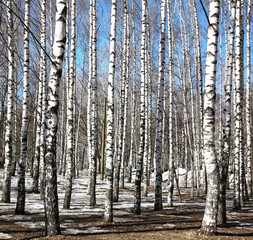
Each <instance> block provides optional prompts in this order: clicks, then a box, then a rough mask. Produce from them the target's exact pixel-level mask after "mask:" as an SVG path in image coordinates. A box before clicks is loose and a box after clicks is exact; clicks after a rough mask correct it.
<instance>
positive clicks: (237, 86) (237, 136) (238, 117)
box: [234, 0, 242, 210]
mask: <svg viewBox="0 0 253 240" xmlns="http://www.w3.org/2000/svg"><path fill="white" fill-rule="evenodd" d="M240 21H241V3H240V0H237V2H236V50H235V54H236V55H235V74H234V76H235V77H234V92H235V98H234V99H235V100H234V101H235V103H234V104H235V130H234V209H235V210H240V209H241V203H240V190H241V189H240V140H241V125H242V112H241V110H242V109H241V79H240V77H241V38H240V34H241V22H240Z"/></svg>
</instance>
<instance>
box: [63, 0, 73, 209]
mask: <svg viewBox="0 0 253 240" xmlns="http://www.w3.org/2000/svg"><path fill="white" fill-rule="evenodd" d="M67 37H68V36H67ZM75 39H76V1H75V0H72V2H71V43H70V45H71V48H70V52H71V56H70V77H69V78H68V79H67V83H68V84H67V85H68V87H67V133H66V134H67V149H66V150H67V159H66V164H67V169H66V170H67V171H66V174H67V176H66V182H65V198H64V203H63V208H66V209H69V208H70V200H71V194H72V178H73V170H74V169H73V168H74V149H73V146H74V109H73V108H74V99H73V98H74V96H73V92H74V91H75V89H74V82H75V77H76V74H75V61H76V43H75V42H76V40H75Z"/></svg>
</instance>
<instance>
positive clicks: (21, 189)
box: [15, 0, 30, 214]
mask: <svg viewBox="0 0 253 240" xmlns="http://www.w3.org/2000/svg"><path fill="white" fill-rule="evenodd" d="M29 27H30V0H26V1H25V26H24V75H23V109H22V126H21V154H20V159H19V168H18V196H17V204H16V209H15V213H16V214H24V212H25V169H26V159H27V130H28V100H29V99H28V96H29V95H28V91H29V71H30V69H29V67H30V65H29V64H30V61H29V57H30V50H29V40H30V38H29V37H30V34H29Z"/></svg>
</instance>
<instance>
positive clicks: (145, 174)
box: [143, 13, 149, 197]
mask: <svg viewBox="0 0 253 240" xmlns="http://www.w3.org/2000/svg"><path fill="white" fill-rule="evenodd" d="M146 14H147V19H148V13H146ZM147 33H148V20H147ZM144 86H145V100H144V101H145V143H144V154H143V158H144V159H143V196H144V197H147V195H148V140H149V139H148V133H149V128H148V34H147V38H146V42H145V85H144Z"/></svg>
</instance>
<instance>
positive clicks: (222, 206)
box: [218, 0, 236, 224]
mask: <svg viewBox="0 0 253 240" xmlns="http://www.w3.org/2000/svg"><path fill="white" fill-rule="evenodd" d="M235 2H236V0H233V1H231V2H230V22H229V38H228V41H229V43H228V44H229V46H228V56H227V64H226V66H227V67H226V74H225V75H226V83H225V88H224V90H225V96H224V109H223V115H224V116H223V141H222V158H221V169H220V172H221V176H220V177H221V179H220V197H219V205H218V223H219V224H224V223H226V188H227V176H228V164H229V158H230V137H231V89H232V76H233V54H234V39H235V37H234V33H235V32H234V31H235V10H236V8H235V7H236V5H235Z"/></svg>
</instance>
